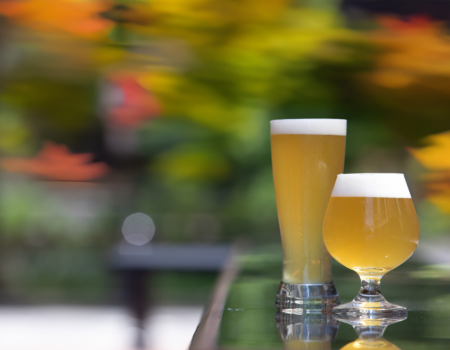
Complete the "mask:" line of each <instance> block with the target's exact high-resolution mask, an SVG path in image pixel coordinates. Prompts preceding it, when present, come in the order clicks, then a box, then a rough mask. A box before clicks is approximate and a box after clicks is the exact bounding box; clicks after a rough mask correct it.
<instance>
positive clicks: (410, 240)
mask: <svg viewBox="0 0 450 350" xmlns="http://www.w3.org/2000/svg"><path fill="white" fill-rule="evenodd" d="M324 241H325V244H326V246H327V249H328V251H329V252H330V254H331V255H332V256H333V257H334V258H335V259H336V260H337V261H339V262H340V263H341V264H343V265H344V266H347V267H348V268H350V269H352V270H354V271H356V272H357V273H358V274H359V275H360V277H361V281H362V284H361V290H360V291H359V294H358V295H357V296H356V298H355V299H353V301H351V302H350V303H348V304H344V305H340V306H338V307H336V308H335V309H334V310H333V314H335V315H337V317H339V318H347V317H355V316H358V315H378V316H383V317H397V316H401V315H406V313H407V311H406V308H404V307H401V306H398V305H394V304H391V303H389V302H387V301H386V299H385V298H384V297H383V296H382V295H381V292H380V280H381V278H382V277H383V275H384V274H385V273H386V272H388V271H390V270H392V269H393V268H395V267H397V266H398V265H400V264H402V263H403V262H404V261H405V260H407V259H408V258H409V257H410V256H411V254H412V253H413V252H414V250H415V249H416V247H417V243H418V241H419V223H418V221H417V215H416V211H415V209H414V204H413V202H412V200H411V195H410V193H409V190H408V186H407V185H406V181H405V178H404V176H403V174H347V175H339V176H338V178H337V180H336V184H335V186H334V190H333V193H332V196H331V200H330V203H329V205H328V210H327V213H326V216H325V220H324Z"/></svg>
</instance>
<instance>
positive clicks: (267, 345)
mask: <svg viewBox="0 0 450 350" xmlns="http://www.w3.org/2000/svg"><path fill="white" fill-rule="evenodd" d="M238 259H239V265H240V267H239V269H237V268H236V269H235V273H234V274H233V273H230V274H228V276H225V277H223V276H222V277H223V278H222V281H219V285H218V287H217V288H216V291H215V293H214V297H213V299H212V300H211V303H210V307H209V308H208V309H207V310H206V311H205V314H204V317H203V320H202V323H201V324H200V325H199V328H198V330H197V332H196V334H195V335H194V338H193V342H192V345H191V349H201V348H216V349H346V350H347V349H402V350H406V349H411V350H416V349H417V350H418V349H427V350H428V349H450V267H447V266H448V265H430V264H424V263H423V262H420V261H417V259H410V260H409V261H407V262H406V263H404V264H403V265H401V266H399V267H398V268H396V269H395V270H393V271H391V272H389V273H388V274H387V275H385V276H384V277H383V279H382V281H381V291H382V292H383V295H384V296H385V297H386V299H387V300H388V301H390V302H392V303H395V304H398V305H402V306H405V307H406V308H407V309H408V316H407V318H406V319H404V320H401V319H399V320H395V321H389V322H384V321H383V320H370V319H369V320H363V321H362V323H359V324H348V323H345V322H342V321H341V322H339V320H336V319H334V318H333V317H330V316H328V317H326V316H320V315H319V316H290V315H279V314H278V315H277V314H276V309H275V305H274V301H275V295H276V292H277V288H278V286H279V283H280V275H281V265H282V262H281V248H280V247H278V246H268V247H264V248H259V249H256V250H255V251H253V252H251V253H249V254H247V255H244V256H241V257H240V258H238ZM333 276H334V282H335V285H336V287H337V289H338V292H339V294H340V298H341V302H342V303H345V302H348V301H350V300H351V299H353V297H354V296H355V295H356V294H357V292H358V290H359V287H360V281H359V277H358V275H357V274H356V273H355V272H353V271H351V270H348V269H346V268H345V267H343V266H341V265H339V264H338V263H335V262H334V263H333ZM227 282H228V283H227ZM225 289H226V290H225ZM220 298H222V299H223V301H222V302H220V300H219V299H220ZM211 305H212V306H211ZM201 339H202V340H203V341H200V340H201ZM208 342H210V343H209V344H208Z"/></svg>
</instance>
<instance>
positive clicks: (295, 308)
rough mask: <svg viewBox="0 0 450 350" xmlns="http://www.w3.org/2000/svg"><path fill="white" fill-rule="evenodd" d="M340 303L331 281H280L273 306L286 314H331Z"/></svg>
mask: <svg viewBox="0 0 450 350" xmlns="http://www.w3.org/2000/svg"><path fill="white" fill-rule="evenodd" d="M340 303H341V302H340V300H339V294H338V293H337V290H336V287H335V286H334V283H333V281H331V282H329V283H323V284H289V283H284V282H281V284H280V288H279V289H278V293H277V299H276V301H275V306H276V307H277V309H278V311H279V312H282V313H286V314H294V315H304V314H328V313H330V314H331V311H332V309H333V308H334V307H335V306H337V305H339V304H340Z"/></svg>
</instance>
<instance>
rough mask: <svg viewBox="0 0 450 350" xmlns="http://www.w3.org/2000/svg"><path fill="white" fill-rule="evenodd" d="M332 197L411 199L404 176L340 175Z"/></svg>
mask: <svg viewBox="0 0 450 350" xmlns="http://www.w3.org/2000/svg"><path fill="white" fill-rule="evenodd" d="M331 196H332V197H382V198H411V194H410V192H409V189H408V185H407V184H406V180H405V176H404V175H403V174H340V175H338V176H337V179H336V183H335V185H334V189H333V193H332V194H331Z"/></svg>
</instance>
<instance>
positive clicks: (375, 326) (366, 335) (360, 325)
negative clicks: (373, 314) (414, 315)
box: [337, 317, 406, 350]
mask: <svg viewBox="0 0 450 350" xmlns="http://www.w3.org/2000/svg"><path fill="white" fill-rule="evenodd" d="M405 319H406V317H400V318H388V319H386V318H370V317H367V318H359V319H354V320H348V319H339V318H337V320H339V321H342V322H345V323H348V324H351V325H352V326H353V328H354V329H355V331H356V334H358V337H359V338H358V339H356V340H355V341H354V342H352V343H349V344H347V345H346V346H344V347H343V348H342V349H341V350H352V349H359V350H368V349H384V350H400V349H399V348H398V347H396V346H395V345H394V344H392V343H390V342H388V341H387V340H386V339H384V338H383V333H384V331H385V330H386V328H387V326H388V325H390V324H393V323H397V322H401V321H403V320H405Z"/></svg>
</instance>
